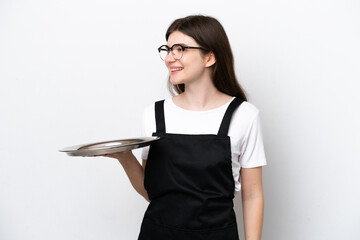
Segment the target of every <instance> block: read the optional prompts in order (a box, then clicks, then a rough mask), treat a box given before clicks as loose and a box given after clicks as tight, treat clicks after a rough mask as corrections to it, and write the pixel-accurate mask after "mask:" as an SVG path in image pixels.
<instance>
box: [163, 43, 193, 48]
mask: <svg viewBox="0 0 360 240" xmlns="http://www.w3.org/2000/svg"><path fill="white" fill-rule="evenodd" d="M176 44H178V45H182V46H184V47H187V46H188V45H187V44H186V43H174V44H173V45H172V46H174V45H176ZM166 46H168V45H167V44H166ZM172 46H171V47H172ZM168 47H169V46H168ZM169 48H170V47H169Z"/></svg>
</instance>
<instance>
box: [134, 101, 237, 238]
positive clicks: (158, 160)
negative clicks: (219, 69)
mask: <svg viewBox="0 0 360 240" xmlns="http://www.w3.org/2000/svg"><path fill="white" fill-rule="evenodd" d="M242 102H243V100H241V99H239V98H235V99H234V100H233V101H232V102H231V103H230V105H229V106H228V108H227V110H226V112H225V115H224V117H223V120H222V122H221V125H220V129H219V132H218V134H217V135H215V134H200V135H190V134H171V133H166V130H165V117H164V100H162V101H159V102H156V103H155V117H156V133H153V136H159V137H160V139H159V140H158V141H156V142H154V143H153V144H151V147H150V150H149V156H148V160H147V163H146V168H145V180H144V185H145V189H146V190H147V193H148V195H149V198H150V200H151V202H150V204H149V206H148V208H147V210H146V212H145V215H144V219H143V222H142V225H141V230H140V235H139V238H138V239H139V240H189V239H190V240H225V239H226V240H238V239H239V237H238V231H237V224H236V219H235V212H234V210H233V198H234V188H235V183H234V178H233V174H232V164H231V145H230V137H229V136H227V134H228V130H229V125H230V121H231V117H232V114H233V112H234V110H235V109H236V108H237V107H238V106H239V105H240V104H241V103H242ZM179 117H181V116H179ZM209 121H211V119H209Z"/></svg>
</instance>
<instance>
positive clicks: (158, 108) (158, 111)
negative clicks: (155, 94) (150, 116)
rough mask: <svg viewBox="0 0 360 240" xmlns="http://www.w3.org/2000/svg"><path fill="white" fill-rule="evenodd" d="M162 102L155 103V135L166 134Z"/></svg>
mask: <svg viewBox="0 0 360 240" xmlns="http://www.w3.org/2000/svg"><path fill="white" fill-rule="evenodd" d="M164 101H165V100H161V101H157V102H156V103H155V121H156V133H166V130H165V116H164Z"/></svg>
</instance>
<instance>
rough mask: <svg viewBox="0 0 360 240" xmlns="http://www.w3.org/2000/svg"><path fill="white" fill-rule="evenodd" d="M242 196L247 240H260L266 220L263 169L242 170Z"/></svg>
mask: <svg viewBox="0 0 360 240" xmlns="http://www.w3.org/2000/svg"><path fill="white" fill-rule="evenodd" d="M240 176H241V196H242V205H243V217H244V226H245V239H246V240H260V239H261V232H262V224H263V218H264V193H263V187H262V168H261V167H256V168H242V169H241V170H240Z"/></svg>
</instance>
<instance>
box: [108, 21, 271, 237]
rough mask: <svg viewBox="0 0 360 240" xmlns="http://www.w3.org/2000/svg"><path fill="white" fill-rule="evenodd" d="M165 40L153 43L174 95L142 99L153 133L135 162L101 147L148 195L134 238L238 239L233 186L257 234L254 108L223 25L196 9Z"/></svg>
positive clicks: (259, 162)
mask: <svg viewBox="0 0 360 240" xmlns="http://www.w3.org/2000/svg"><path fill="white" fill-rule="evenodd" d="M166 40H167V44H166V45H163V46H161V47H159V49H158V50H159V53H160V55H161V57H162V59H163V60H164V61H165V64H166V66H167V68H168V70H169V74H170V77H169V85H170V88H171V89H174V90H175V91H176V92H177V95H176V96H174V97H173V98H171V99H166V100H165V101H159V102H156V103H155V106H154V105H151V106H150V107H148V108H147V109H146V110H145V112H144V126H143V127H144V134H145V135H151V134H152V135H153V136H159V137H160V140H158V141H156V142H154V143H153V144H152V145H151V146H150V147H147V148H144V149H143V153H142V158H143V164H142V166H141V165H140V164H139V163H138V161H137V159H136V158H135V157H134V155H133V154H132V153H131V152H130V151H129V152H123V153H118V154H111V155H107V156H109V157H114V158H116V159H118V160H119V162H120V163H121V164H122V166H123V167H124V169H125V171H126V173H127V175H128V177H129V179H130V181H131V183H132V185H133V186H134V188H135V189H136V191H138V193H140V194H141V195H142V196H143V197H144V198H145V199H147V200H148V201H149V202H150V204H149V206H148V209H147V210H146V213H145V215H144V220H143V223H142V226H141V231H140V235H139V239H140V240H146V239H148V240H152V239H156V240H160V239H166V240H170V239H181V240H184V239H204V240H205V239H206V240H217V239H227V240H235V239H238V232H237V225H236V219H235V214H234V211H233V202H232V200H233V197H234V192H237V191H239V190H240V189H241V193H242V202H243V213H244V216H243V217H244V224H245V236H246V239H248V240H249V239H261V229H262V222H263V190H262V168H261V166H263V165H266V160H265V155H264V151H263V143H262V135H261V128H260V123H259V114H258V110H257V109H256V107H255V106H253V105H252V104H250V103H248V102H246V101H245V100H246V96H245V94H244V92H243V90H242V89H241V87H240V86H239V84H238V82H237V80H236V77H235V73H234V67H233V65H234V64H233V56H232V52H231V48H230V44H229V41H228V38H227V36H226V33H225V31H224V29H223V27H222V26H221V24H220V23H219V22H218V21H217V20H216V19H214V18H211V17H206V16H198V15H196V16H188V17H185V18H181V19H177V20H175V21H174V22H173V23H172V24H171V25H170V27H169V28H168V30H167V32H166ZM240 182H241V188H240Z"/></svg>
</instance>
